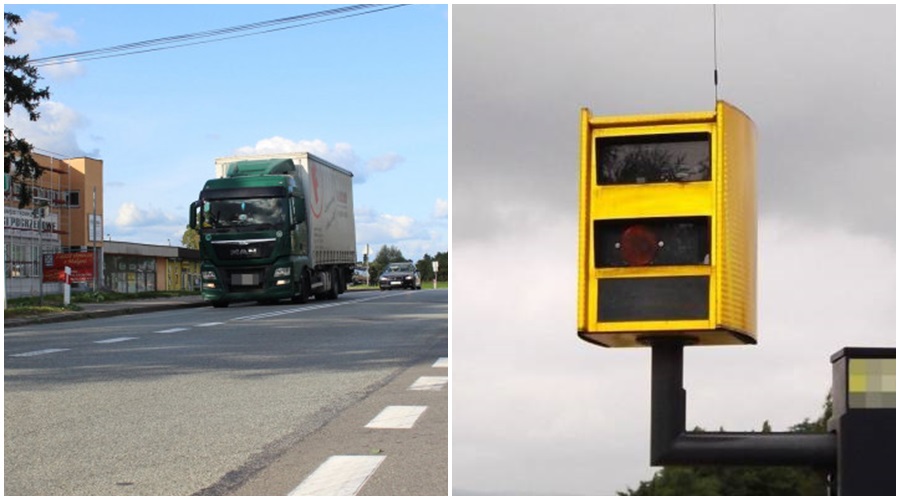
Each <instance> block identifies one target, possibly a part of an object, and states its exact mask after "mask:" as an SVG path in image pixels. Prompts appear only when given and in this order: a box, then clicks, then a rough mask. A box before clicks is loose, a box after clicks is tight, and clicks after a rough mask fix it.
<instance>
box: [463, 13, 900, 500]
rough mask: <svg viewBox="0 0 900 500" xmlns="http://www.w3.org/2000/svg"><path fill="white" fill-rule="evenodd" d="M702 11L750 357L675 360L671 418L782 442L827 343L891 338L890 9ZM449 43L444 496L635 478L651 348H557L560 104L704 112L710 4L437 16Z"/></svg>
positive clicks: (567, 146) (562, 210)
mask: <svg viewBox="0 0 900 500" xmlns="http://www.w3.org/2000/svg"><path fill="white" fill-rule="evenodd" d="M717 17H718V29H717V31H718V67H719V89H718V93H719V97H720V98H721V99H724V100H727V101H729V102H731V103H732V104H734V105H736V106H738V107H740V108H741V109H742V110H743V111H745V112H746V113H747V114H748V115H749V116H750V117H751V118H752V119H753V120H754V122H755V123H756V126H757V132H758V190H757V191H758V198H759V214H758V221H759V224H758V230H759V246H758V259H759V274H758V288H759V291H758V306H759V316H758V319H759V323H758V324H759V328H758V339H759V345H757V346H744V347H704V348H689V349H687V351H686V353H685V381H684V382H685V388H686V390H687V394H688V396H687V406H688V408H687V426H688V428H693V427H694V426H700V427H703V428H706V429H719V428H720V427H723V428H724V429H726V430H729V431H749V430H758V429H760V427H761V425H762V423H763V421H764V420H768V421H769V422H770V423H771V425H772V426H773V428H774V429H775V430H782V431H783V430H787V428H788V427H789V426H791V425H793V424H796V423H799V422H802V421H803V420H804V419H806V418H810V419H815V418H817V417H818V416H819V415H820V414H821V409H822V404H823V403H824V400H825V397H826V394H827V393H828V392H829V390H830V382H831V366H830V361H829V357H830V356H831V355H832V354H833V353H835V352H837V351H838V350H840V349H841V348H843V347H845V346H882V347H893V346H894V345H895V338H896V337H895V314H896V305H895V304H896V292H895V271H896V244H895V224H896V209H895V205H896V194H895V193H896V174H895V164H896V162H895V137H896V125H895V122H896V121H895V108H896V96H895V90H896V81H895V70H896V66H895V61H896V53H895V39H896V37H895V8H894V6H875V7H840V6H799V7H776V6H749V7H744V6H731V5H726V6H720V7H719V8H718V16H717ZM452 49H453V52H452V109H453V111H452V134H453V143H452V153H453V156H452V159H453V161H452V218H453V224H452V226H453V231H452V233H453V242H452V243H453V254H454V258H453V267H454V269H453V281H454V284H453V289H452V298H451V306H452V313H451V314H452V320H451V321H452V333H453V335H452V358H453V372H452V376H453V393H452V394H453V404H452V409H453V416H452V423H453V435H452V438H453V440H452V451H453V457H452V462H453V467H452V471H453V472H452V473H453V478H452V479H453V491H454V493H455V494H466V493H481V494H490V493H513V494H554V493H555V494H614V493H615V492H616V491H617V490H619V491H621V490H625V489H626V488H627V487H636V486H637V485H638V483H639V481H641V480H647V479H650V478H651V477H652V474H653V471H654V469H653V468H651V467H649V431H650V420H649V418H650V351H649V350H647V349H604V348H601V347H597V346H594V345H591V344H587V343H585V342H583V341H581V340H579V339H578V338H577V336H576V327H575V312H576V304H575V294H576V276H577V268H576V257H577V248H576V245H577V237H578V236H577V228H576V223H577V217H578V199H577V186H578V139H579V128H578V127H579V110H580V108H581V107H583V106H586V107H589V108H590V109H591V110H592V112H593V114H595V115H620V114H646V113H671V112H684V111H709V110H712V109H713V108H714V102H715V90H714V87H713V78H712V74H713V61H714V51H713V11H712V7H711V6H627V7H626V6H512V5H507V6H474V5H455V6H454V7H453V11H452Z"/></svg>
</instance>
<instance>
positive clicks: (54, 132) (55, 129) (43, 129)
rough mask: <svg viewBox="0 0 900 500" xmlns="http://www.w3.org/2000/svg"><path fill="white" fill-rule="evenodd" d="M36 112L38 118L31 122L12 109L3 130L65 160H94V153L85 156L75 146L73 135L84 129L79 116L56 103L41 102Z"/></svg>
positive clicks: (76, 144) (76, 145)
mask: <svg viewBox="0 0 900 500" xmlns="http://www.w3.org/2000/svg"><path fill="white" fill-rule="evenodd" d="M38 112H40V114H41V116H40V118H39V119H38V120H37V121H36V122H33V121H31V120H29V119H28V114H27V113H26V112H25V110H24V109H22V108H21V107H16V108H15V109H13V112H12V113H11V114H10V116H9V117H7V126H8V127H10V128H11V129H13V131H14V133H15V135H16V137H19V138H23V139H26V140H28V141H29V142H31V143H32V144H33V145H34V146H35V147H37V148H41V149H44V150H46V151H52V152H54V153H58V154H60V155H62V156H66V157H77V156H98V154H97V152H96V151H92V152H86V151H84V150H83V149H81V147H79V146H78V139H77V137H76V133H77V132H78V130H80V129H83V128H85V127H86V126H87V120H86V119H85V118H84V117H83V116H82V115H81V114H80V113H78V112H77V111H75V110H74V109H72V108H70V107H68V106H66V105H65V104H62V103H60V102H56V101H44V102H42V103H41V105H40V106H39V107H38ZM39 152H40V151H39Z"/></svg>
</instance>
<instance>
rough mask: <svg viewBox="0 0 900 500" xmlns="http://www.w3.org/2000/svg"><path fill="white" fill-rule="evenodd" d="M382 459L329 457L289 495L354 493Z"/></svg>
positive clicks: (339, 494) (343, 456) (345, 456)
mask: <svg viewBox="0 0 900 500" xmlns="http://www.w3.org/2000/svg"><path fill="white" fill-rule="evenodd" d="M383 461H384V457H383V456H347V455H336V456H332V457H329V458H328V460H326V461H325V462H324V463H323V464H322V465H320V466H319V468H318V469H316V471H315V472H313V473H312V474H311V475H310V476H309V477H307V478H306V479H305V480H304V481H303V482H302V483H300V486H297V487H296V488H294V491H292V492H291V493H290V496H350V495H355V494H356V493H358V492H359V490H360V489H362V487H363V485H364V484H366V481H368V480H369V478H370V477H372V474H374V473H375V469H377V468H378V466H379V465H381V462H383Z"/></svg>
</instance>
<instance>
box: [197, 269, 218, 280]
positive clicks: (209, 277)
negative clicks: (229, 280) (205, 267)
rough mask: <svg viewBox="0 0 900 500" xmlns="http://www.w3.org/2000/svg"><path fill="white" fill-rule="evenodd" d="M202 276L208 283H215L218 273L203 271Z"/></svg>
mask: <svg viewBox="0 0 900 500" xmlns="http://www.w3.org/2000/svg"><path fill="white" fill-rule="evenodd" d="M200 276H201V277H202V278H203V279H205V280H206V281H215V280H216V272H215V271H203V272H202V273H200Z"/></svg>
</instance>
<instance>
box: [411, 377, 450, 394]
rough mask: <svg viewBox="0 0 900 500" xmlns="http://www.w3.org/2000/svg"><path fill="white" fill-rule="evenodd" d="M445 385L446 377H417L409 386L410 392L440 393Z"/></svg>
mask: <svg viewBox="0 0 900 500" xmlns="http://www.w3.org/2000/svg"><path fill="white" fill-rule="evenodd" d="M446 385H447V377H419V378H418V380H416V381H415V382H413V384H412V385H411V386H409V390H411V391H440V390H442V389H443V388H444V387H445V386H446Z"/></svg>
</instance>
